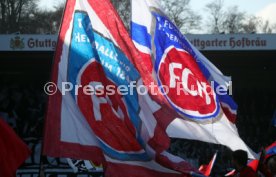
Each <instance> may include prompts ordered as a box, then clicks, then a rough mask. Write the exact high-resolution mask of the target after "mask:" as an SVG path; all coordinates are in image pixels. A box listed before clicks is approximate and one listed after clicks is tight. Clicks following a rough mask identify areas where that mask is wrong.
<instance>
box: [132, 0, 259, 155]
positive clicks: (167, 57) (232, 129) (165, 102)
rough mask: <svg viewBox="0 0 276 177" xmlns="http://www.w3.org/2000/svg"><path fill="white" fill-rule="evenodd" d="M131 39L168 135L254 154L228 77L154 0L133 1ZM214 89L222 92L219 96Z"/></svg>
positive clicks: (157, 115) (141, 71)
mask: <svg viewBox="0 0 276 177" xmlns="http://www.w3.org/2000/svg"><path fill="white" fill-rule="evenodd" d="M131 30H132V31H131V32H132V40H133V42H134V44H135V46H136V48H137V49H138V50H139V52H140V54H141V56H142V59H140V58H136V59H135V61H134V62H135V64H136V66H137V68H138V70H139V71H140V73H141V76H142V78H143V81H144V83H145V85H147V86H148V87H149V88H150V87H152V85H155V86H156V87H157V88H159V89H155V90H153V89H152V91H151V98H152V99H153V100H154V101H156V102H157V103H158V104H159V105H160V108H159V109H157V110H154V111H153V112H154V115H155V116H156V117H157V120H158V123H159V124H160V125H161V126H162V127H163V128H164V129H166V132H167V133H168V135H169V136H170V137H176V138H185V139H194V140H200V141H205V142H211V143H217V144H223V145H226V146H228V147H230V148H231V149H232V150H237V149H243V150H246V151H247V152H248V153H249V157H250V158H254V156H255V154H254V152H252V151H251V150H250V149H249V148H248V147H247V145H246V144H245V143H244V142H243V141H242V140H241V139H240V137H239V135H238V133H237V129H236V126H235V124H234V123H235V117H236V113H237V112H236V110H237V106H236V104H235V102H234V101H233V100H232V99H231V97H230V96H228V95H227V86H228V85H229V84H228V83H229V82H228V81H229V78H228V77H225V76H223V75H222V73H221V72H220V71H219V70H218V69H217V68H216V67H215V66H214V65H213V64H212V63H211V62H209V61H208V60H207V59H206V58H205V57H204V56H203V55H202V54H201V53H200V52H199V51H198V50H197V49H196V48H195V47H194V46H192V45H191V44H190V42H189V41H188V40H187V39H186V38H185V37H184V36H183V35H182V34H181V33H180V31H179V30H178V29H177V27H176V26H175V25H174V24H173V23H172V22H171V21H170V20H169V19H168V18H167V16H166V15H165V14H164V12H163V11H162V9H161V8H160V5H159V4H158V2H157V1H155V0H133V1H132V24H131ZM218 87H224V88H225V89H224V92H222V93H217V92H218V91H219V89H217V88H218Z"/></svg>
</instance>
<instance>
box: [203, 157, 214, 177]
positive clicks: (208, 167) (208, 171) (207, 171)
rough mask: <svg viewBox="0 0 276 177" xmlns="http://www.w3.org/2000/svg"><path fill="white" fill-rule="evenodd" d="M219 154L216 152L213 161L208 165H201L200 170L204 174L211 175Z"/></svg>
mask: <svg viewBox="0 0 276 177" xmlns="http://www.w3.org/2000/svg"><path fill="white" fill-rule="evenodd" d="M216 157H217V154H214V156H213V158H212V159H211V161H210V162H209V164H208V165H201V166H200V167H199V171H200V172H201V173H202V174H204V175H205V176H210V174H211V171H212V169H213V166H214V163H215V160H216Z"/></svg>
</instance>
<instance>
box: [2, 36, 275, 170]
mask: <svg viewBox="0 0 276 177" xmlns="http://www.w3.org/2000/svg"><path fill="white" fill-rule="evenodd" d="M187 37H188V38H189V39H190V41H191V42H193V43H194V44H195V45H196V47H198V48H199V49H200V50H201V52H202V53H203V54H204V55H205V56H206V57H207V58H208V59H209V60H210V61H211V62H212V63H214V64H215V65H216V66H217V67H218V68H219V69H220V70H221V71H222V72H223V73H224V74H225V75H227V76H231V77H232V81H233V85H232V90H233V97H234V100H235V101H236V102H237V104H238V106H239V108H238V118H237V127H238V130H239V134H240V136H241V137H242V139H243V140H244V141H245V142H246V143H247V144H248V145H249V146H250V147H252V149H253V150H254V151H256V152H258V151H259V150H260V148H261V146H267V145H269V144H271V143H272V142H273V141H274V140H275V137H276V131H275V129H276V128H275V127H273V125H272V123H271V121H272V117H273V114H274V111H275V109H276V92H275V91H276V79H275V76H276V34H246V35H239V34H236V35H188V36H187ZM56 39H57V36H56V35H0V41H1V43H0V116H1V117H2V118H4V119H6V120H7V122H9V124H10V125H11V126H12V127H13V128H14V129H15V131H16V132H17V133H18V134H19V136H21V138H23V139H24V140H25V142H26V143H27V144H28V145H29V147H30V148H31V149H32V151H33V154H32V156H31V157H30V159H28V160H27V161H26V163H25V164H24V165H23V166H22V169H26V168H27V167H34V169H36V170H37V167H38V164H39V156H40V148H41V141H42V134H43V131H42V130H43V120H44V113H45V107H46V106H45V105H46V102H47V96H46V95H45V94H44V91H43V86H44V84H45V83H46V82H48V81H49V80H50V75H51V66H52V60H53V55H54V47H55V44H56ZM232 39H236V42H237V41H238V40H239V39H240V40H242V39H248V40H250V41H251V43H250V44H249V43H248V45H245V46H242V44H240V46H235V47H233V46H232V47H231V45H230V41H231V40H232ZM256 39H257V40H263V41H265V44H266V45H265V46H256V43H254V42H253V43H254V44H255V45H254V44H252V40H256ZM30 40H31V42H30ZM212 40H213V41H214V40H218V41H226V43H225V44H227V45H225V46H219V45H218V44H217V45H215V46H208V44H210V45H211V43H208V41H209V42H210V41H212ZM198 41H201V42H198ZM240 42H242V41H240ZM201 44H204V46H203V45H201ZM213 44H214V43H213ZM237 44H238V43H237ZM245 44H246V43H245ZM170 150H171V151H172V152H173V153H175V154H177V155H180V156H182V157H184V158H186V159H189V160H190V162H191V163H193V164H194V165H196V166H199V165H200V164H203V163H207V162H208V161H209V160H210V159H211V157H212V155H213V154H214V153H215V151H217V150H218V151H219V156H218V162H217V163H216V167H215V170H214V171H215V173H216V174H220V173H223V172H224V171H225V170H226V169H227V168H229V167H230V166H231V165H230V161H229V159H230V151H229V150H228V149H227V148H225V147H222V146H220V145H212V144H207V143H200V142H196V141H186V140H179V139H172V145H171V149H170ZM52 162H53V163H52ZM45 163H46V164H49V163H50V165H52V166H54V167H55V168H61V167H62V168H63V167H64V168H66V165H65V164H64V162H63V161H62V160H60V159H52V160H51V159H50V160H49V159H47V158H45ZM62 165H65V166H62ZM23 171H24V170H23ZM63 171H64V169H63Z"/></svg>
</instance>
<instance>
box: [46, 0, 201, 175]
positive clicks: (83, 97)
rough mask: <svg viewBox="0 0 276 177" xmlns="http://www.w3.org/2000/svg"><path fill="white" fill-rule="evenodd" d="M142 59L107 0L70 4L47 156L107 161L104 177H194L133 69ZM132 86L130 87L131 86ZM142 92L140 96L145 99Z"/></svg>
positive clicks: (61, 42)
mask: <svg viewBox="0 0 276 177" xmlns="http://www.w3.org/2000/svg"><path fill="white" fill-rule="evenodd" d="M134 58H135V59H137V58H140V55H139V53H138V51H137V49H136V48H135V46H134V44H133V43H132V40H131V38H130V37H129V35H128V33H127V31H126V29H125V27H124V26H123V23H122V21H121V20H120V18H119V16H118V14H117V13H116V12H115V10H114V8H113V6H112V5H111V3H110V1H108V0H78V1H76V0H68V1H67V4H66V7H65V14H64V18H63V21H62V26H61V31H60V34H59V39H58V44H57V49H56V54H55V61H54V68H53V76H52V83H50V84H52V85H50V87H46V89H47V88H54V85H57V90H55V89H54V91H57V92H56V93H55V92H54V93H51V94H52V95H51V96H49V102H48V111H47V120H46V124H45V135H44V136H45V137H44V140H45V143H44V154H46V155H49V156H55V157H70V158H74V159H85V160H91V161H93V163H95V164H96V165H99V164H103V168H104V171H105V176H112V177H124V176H125V177H129V176H137V177H138V176H152V177H154V176H156V177H157V176H158V177H162V176H172V177H178V176H190V175H197V174H196V172H197V170H196V169H194V168H193V167H191V166H190V165H189V164H188V163H187V162H186V161H184V160H183V159H181V158H179V157H176V156H173V155H172V154H170V153H168V152H167V151H166V150H167V149H168V147H169V144H170V139H169V137H168V136H167V135H166V132H165V131H164V129H162V127H161V126H160V125H159V124H158V122H157V121H156V119H155V117H154V115H153V113H152V110H155V109H158V108H159V105H158V104H157V103H155V102H154V101H152V100H151V98H150V97H149V96H148V95H147V93H145V92H144V91H146V90H145V89H146V88H145V87H144V85H143V82H142V80H141V77H140V74H139V72H138V71H137V70H136V68H135V67H134V65H133V64H132V62H133V60H134ZM131 88H132V89H131ZM140 92H143V94H141V93H140Z"/></svg>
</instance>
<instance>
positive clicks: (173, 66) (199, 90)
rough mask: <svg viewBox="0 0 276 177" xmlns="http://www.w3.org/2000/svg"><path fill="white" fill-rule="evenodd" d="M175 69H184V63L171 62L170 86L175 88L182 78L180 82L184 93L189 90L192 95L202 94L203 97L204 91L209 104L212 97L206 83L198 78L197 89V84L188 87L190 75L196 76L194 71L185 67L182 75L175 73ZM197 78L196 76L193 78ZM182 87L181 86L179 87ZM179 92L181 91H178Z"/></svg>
mask: <svg viewBox="0 0 276 177" xmlns="http://www.w3.org/2000/svg"><path fill="white" fill-rule="evenodd" d="M175 69H182V64H181V63H170V64H169V70H170V72H169V73H170V87H171V88H175V86H176V80H179V81H180V78H181V80H182V82H180V84H181V85H182V88H183V89H184V90H183V91H184V94H185V93H186V92H188V93H189V94H190V95H192V96H198V95H199V96H200V97H202V98H203V94H202V93H203V92H204V94H205V99H206V100H205V102H206V104H207V105H209V104H210V103H211V98H210V96H209V94H208V92H207V87H206V83H204V82H201V83H200V82H199V81H198V80H196V86H197V90H195V85H191V88H189V87H188V79H189V76H194V74H193V73H192V71H191V70H190V69H188V68H184V69H183V71H182V76H181V77H180V76H176V75H175V73H174V70H175ZM193 79H195V78H193ZM177 88H180V87H177ZM180 90H181V89H177V91H180ZM178 94H179V93H178Z"/></svg>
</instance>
